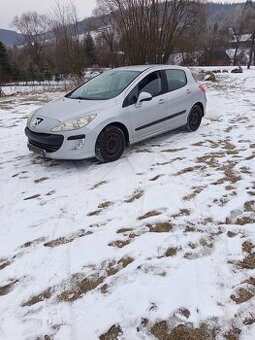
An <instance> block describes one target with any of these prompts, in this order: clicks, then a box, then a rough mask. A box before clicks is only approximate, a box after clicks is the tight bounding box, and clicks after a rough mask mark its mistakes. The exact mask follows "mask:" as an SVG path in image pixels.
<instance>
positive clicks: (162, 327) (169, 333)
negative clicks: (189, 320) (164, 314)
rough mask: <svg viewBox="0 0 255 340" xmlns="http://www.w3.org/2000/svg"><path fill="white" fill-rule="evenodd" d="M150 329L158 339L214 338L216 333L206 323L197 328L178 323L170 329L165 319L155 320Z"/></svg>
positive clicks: (190, 339)
mask: <svg viewBox="0 0 255 340" xmlns="http://www.w3.org/2000/svg"><path fill="white" fill-rule="evenodd" d="M150 331H151V334H152V335H154V336H155V338H156V339H158V340H215V339H216V334H217V331H216V330H215V329H211V328H210V327H209V326H207V325H206V324H201V325H200V327H198V328H192V327H189V326H186V325H183V324H180V325H178V326H176V327H174V328H173V329H172V330H170V329H169V327H168V324H167V322H166V321H159V322H156V323H155V324H154V325H153V326H152V328H151V330H150Z"/></svg>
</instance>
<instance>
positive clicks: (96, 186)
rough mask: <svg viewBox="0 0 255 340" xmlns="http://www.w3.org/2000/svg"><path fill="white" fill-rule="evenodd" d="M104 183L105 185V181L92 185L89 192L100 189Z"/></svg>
mask: <svg viewBox="0 0 255 340" xmlns="http://www.w3.org/2000/svg"><path fill="white" fill-rule="evenodd" d="M106 183H107V181H100V182H98V183H96V184H95V185H93V187H91V189H90V190H94V189H97V188H99V187H101V186H102V185H104V184H106Z"/></svg>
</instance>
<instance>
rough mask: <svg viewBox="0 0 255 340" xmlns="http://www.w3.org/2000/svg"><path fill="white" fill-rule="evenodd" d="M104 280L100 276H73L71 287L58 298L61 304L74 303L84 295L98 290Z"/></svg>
mask: <svg viewBox="0 0 255 340" xmlns="http://www.w3.org/2000/svg"><path fill="white" fill-rule="evenodd" d="M103 280H104V278H103V277H102V276H98V275H92V276H90V277H83V276H82V275H81V274H75V275H73V276H72V279H71V282H70V287H71V288H67V289H66V290H64V291H63V292H62V293H60V294H59V295H58V296H57V299H58V301H60V302H73V301H75V300H77V299H79V298H80V297H82V295H84V294H86V293H88V292H89V291H91V290H93V289H95V288H97V287H98V286H99V285H100V284H101V283H102V282H103Z"/></svg>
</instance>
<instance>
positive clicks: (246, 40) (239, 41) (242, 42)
mask: <svg viewBox="0 0 255 340" xmlns="http://www.w3.org/2000/svg"><path fill="white" fill-rule="evenodd" d="M252 37H253V34H252V33H248V34H240V35H238V34H234V35H233V36H232V38H231V39H230V41H229V43H230V47H231V48H236V47H243V48H249V47H250V46H251V42H252Z"/></svg>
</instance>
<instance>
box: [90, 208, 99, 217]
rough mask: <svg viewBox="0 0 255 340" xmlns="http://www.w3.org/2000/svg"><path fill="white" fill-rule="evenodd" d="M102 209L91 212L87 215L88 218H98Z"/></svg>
mask: <svg viewBox="0 0 255 340" xmlns="http://www.w3.org/2000/svg"><path fill="white" fill-rule="evenodd" d="M101 211H102V209H98V210H94V211H91V212H89V213H88V214H87V216H98V215H99V214H100V213H101Z"/></svg>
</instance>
